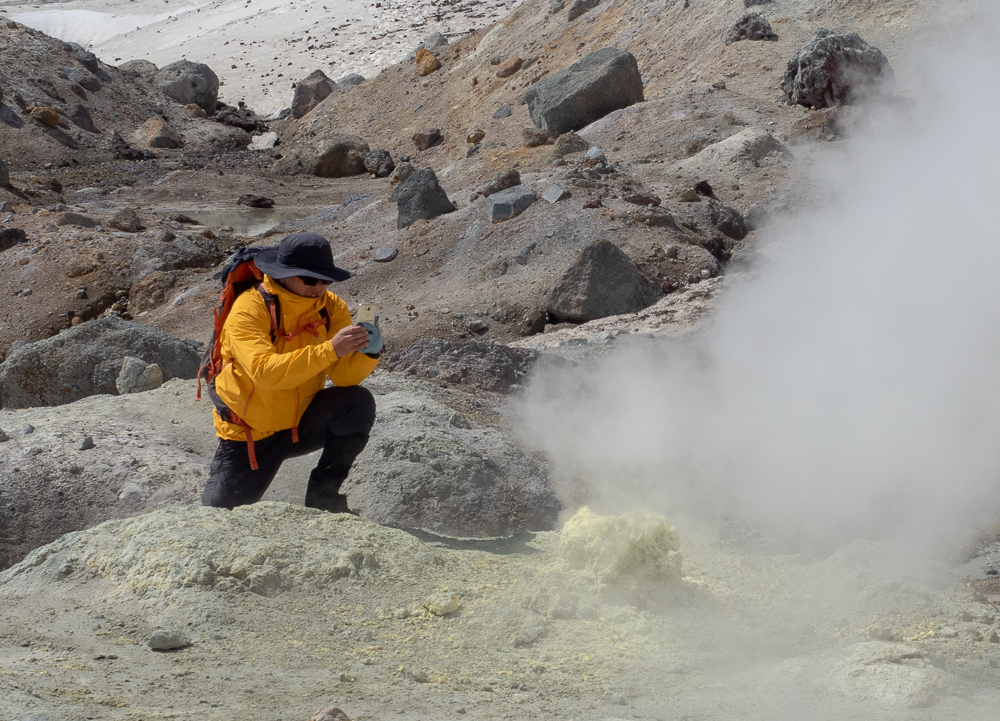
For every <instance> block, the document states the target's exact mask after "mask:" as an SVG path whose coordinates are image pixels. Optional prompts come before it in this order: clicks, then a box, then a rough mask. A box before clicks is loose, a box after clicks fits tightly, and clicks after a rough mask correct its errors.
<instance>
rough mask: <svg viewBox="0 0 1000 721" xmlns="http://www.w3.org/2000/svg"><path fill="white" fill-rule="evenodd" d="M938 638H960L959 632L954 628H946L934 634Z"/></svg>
mask: <svg viewBox="0 0 1000 721" xmlns="http://www.w3.org/2000/svg"><path fill="white" fill-rule="evenodd" d="M934 635H935V636H937V637H938V638H958V631H956V630H955V629H953V628H950V627H947V626H946V627H945V628H942V629H941V630H940V631H938V632H937V633H935V634H934Z"/></svg>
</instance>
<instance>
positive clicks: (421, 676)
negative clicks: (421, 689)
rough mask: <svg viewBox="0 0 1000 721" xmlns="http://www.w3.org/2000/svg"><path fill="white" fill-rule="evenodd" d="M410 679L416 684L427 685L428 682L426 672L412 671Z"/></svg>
mask: <svg viewBox="0 0 1000 721" xmlns="http://www.w3.org/2000/svg"><path fill="white" fill-rule="evenodd" d="M412 678H413V680H414V681H416V682H417V683H427V682H428V681H429V680H430V677H428V675H427V672H426V671H414V672H413V674H412Z"/></svg>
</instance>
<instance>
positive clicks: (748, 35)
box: [726, 13, 778, 45]
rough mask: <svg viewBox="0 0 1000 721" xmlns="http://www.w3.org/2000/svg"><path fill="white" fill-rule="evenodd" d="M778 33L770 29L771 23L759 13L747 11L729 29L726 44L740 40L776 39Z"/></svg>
mask: <svg viewBox="0 0 1000 721" xmlns="http://www.w3.org/2000/svg"><path fill="white" fill-rule="evenodd" d="M777 39H778V34H777V33H776V32H774V30H772V29H771V23H769V22H768V21H767V18H765V17H764V16H763V15H761V14H759V13H747V14H746V15H744V16H743V17H741V18H740V19H739V20H737V21H736V24H735V25H733V27H732V28H730V29H729V34H728V35H726V45H732V44H733V43H735V42H739V41H740V40H772V41H773V40H777Z"/></svg>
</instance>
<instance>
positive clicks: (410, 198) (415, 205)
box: [394, 168, 456, 228]
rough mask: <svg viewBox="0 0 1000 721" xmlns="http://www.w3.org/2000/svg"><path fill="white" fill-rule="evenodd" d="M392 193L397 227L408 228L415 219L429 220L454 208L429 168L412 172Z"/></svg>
mask: <svg viewBox="0 0 1000 721" xmlns="http://www.w3.org/2000/svg"><path fill="white" fill-rule="evenodd" d="M394 194H395V196H396V208H397V209H398V211H399V215H398V217H397V219H396V227H397V228H408V227H410V226H411V225H413V223H414V221H416V220H420V219H428V220H429V219H431V218H436V217H437V216H439V215H444V214H445V213H451V212H453V211H455V210H456V207H455V204H454V203H452V202H451V201H450V200H448V196H447V195H446V194H445V192H444V190H443V189H442V188H441V185H440V184H439V183H438V179H437V175H435V174H434V171H433V170H431V169H430V168H423V169H422V170H418V171H416V172H414V173H412V174H411V175H410V176H409V177H408V178H407V179H406V180H404V181H403V182H402V183H400V184H399V185H398V186H396V190H395V191H394Z"/></svg>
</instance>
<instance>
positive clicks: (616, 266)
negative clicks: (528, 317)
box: [547, 240, 663, 323]
mask: <svg viewBox="0 0 1000 721" xmlns="http://www.w3.org/2000/svg"><path fill="white" fill-rule="evenodd" d="M662 296H663V293H662V292H661V291H660V289H659V288H658V287H657V286H656V285H655V284H653V283H652V282H650V281H649V280H647V279H646V278H644V277H643V276H642V274H641V273H640V272H639V269H638V268H636V266H635V263H633V262H632V260H631V259H630V258H629V257H628V256H627V255H625V253H623V252H622V250H621V249H620V248H619V247H618V246H617V245H615V244H614V243H612V242H611V241H610V240H596V241H594V242H593V243H591V244H590V245H588V246H587V247H586V248H584V249H583V252H582V253H580V257H579V258H578V259H577V261H576V262H575V263H574V264H573V265H572V266H570V268H569V269H568V270H567V271H566V272H565V273H564V274H563V277H562V278H561V279H560V280H559V282H558V283H556V285H555V287H554V288H553V289H552V291H551V293H550V294H549V302H548V308H547V310H548V312H549V315H551V316H552V317H553V318H554V319H555V320H556V321H560V322H562V321H568V322H570V323H585V322H587V321H588V320H596V319H597V318H606V317H607V316H609V315H619V314H621V313H636V312H638V311H640V310H642V309H643V308H647V307H649V306H651V305H652V304H653V303H655V302H656V301H658V300H659V299H660V298H661V297H662Z"/></svg>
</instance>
